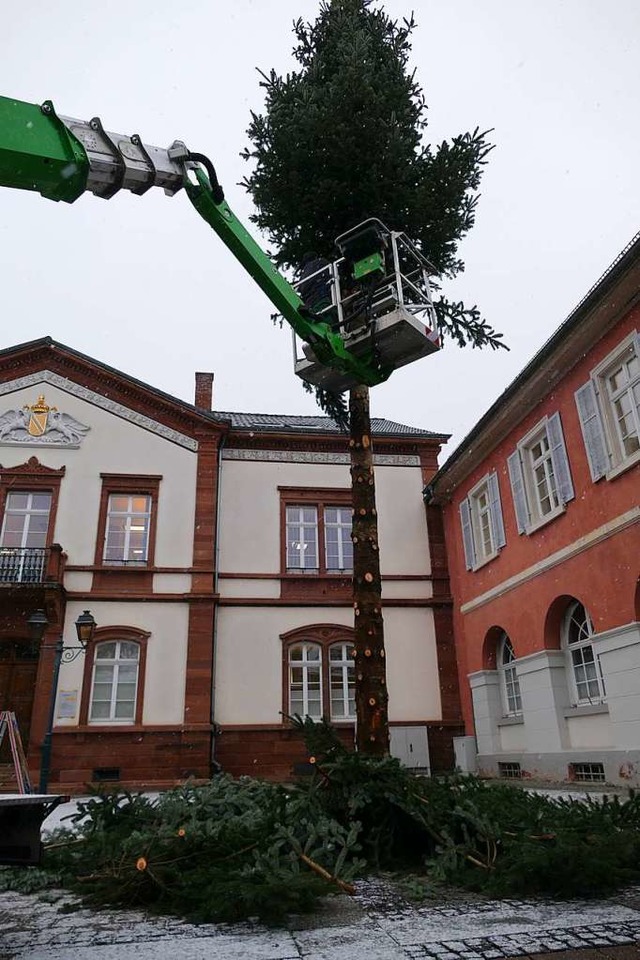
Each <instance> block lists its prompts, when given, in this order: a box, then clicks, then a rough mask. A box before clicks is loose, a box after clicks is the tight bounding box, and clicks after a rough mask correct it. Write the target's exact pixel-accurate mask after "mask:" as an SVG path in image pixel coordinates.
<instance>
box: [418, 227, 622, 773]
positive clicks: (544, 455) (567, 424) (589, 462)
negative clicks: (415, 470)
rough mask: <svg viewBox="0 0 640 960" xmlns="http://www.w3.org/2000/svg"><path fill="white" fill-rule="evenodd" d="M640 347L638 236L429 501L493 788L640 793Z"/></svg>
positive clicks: (496, 408) (469, 712)
mask: <svg viewBox="0 0 640 960" xmlns="http://www.w3.org/2000/svg"><path fill="white" fill-rule="evenodd" d="M639 331H640V234H639V235H638V236H636V238H635V239H634V240H633V241H632V242H631V243H630V244H629V245H628V247H626V248H625V250H623V251H622V253H621V254H620V256H619V257H618V258H617V259H616V260H615V261H614V263H613V264H612V265H611V267H610V268H609V269H608V270H607V272H606V273H605V274H604V275H603V276H602V278H601V279H600V280H599V281H598V282H597V283H596V285H595V286H594V287H593V288H592V289H591V290H590V291H589V292H588V293H587V295H586V296H585V297H584V299H583V300H582V301H581V303H580V304H579V305H578V306H577V307H576V309H575V310H574V311H573V312H572V313H571V315H570V316H569V317H568V319H567V320H566V321H565V322H564V323H563V324H562V325H561V326H560V327H559V329H558V330H557V331H556V333H555V334H554V335H553V336H552V337H551V339H550V340H549V341H548V342H547V343H546V344H545V345H544V347H543V348H542V349H541V350H540V351H539V352H538V353H537V354H536V355H535V357H534V358H533V359H532V360H531V362H530V363H529V364H528V365H527V367H525V369H524V370H523V371H522V373H521V374H520V375H519V376H518V377H517V378H516V379H515V380H514V381H513V383H512V384H511V385H510V386H509V387H508V388H507V389H506V390H505V392H504V393H503V394H502V396H500V397H499V399H498V400H497V401H496V402H495V403H494V404H493V406H492V407H491V408H490V409H489V410H488V412H487V413H486V414H485V415H484V416H483V417H482V418H481V420H480V421H479V422H478V423H477V425H476V426H475V427H474V428H473V430H472V431H471V432H470V434H469V435H468V436H467V437H466V438H465V439H464V441H463V442H462V444H461V445H460V446H459V447H458V448H457V450H456V451H455V452H454V453H453V455H452V456H451V457H450V458H449V459H448V461H447V462H446V463H445V464H444V466H443V467H442V468H441V469H440V470H439V471H438V473H437V474H436V475H435V477H434V479H433V481H432V482H431V484H430V485H429V487H427V488H426V490H425V496H426V498H427V500H428V501H430V502H431V503H432V504H440V505H442V507H443V511H444V523H445V537H446V542H447V548H448V557H449V569H450V576H451V587H452V594H453V596H454V598H455V603H454V634H455V640H456V648H457V655H458V666H459V676H460V688H461V695H462V700H463V713H464V718H465V726H466V732H467V735H468V738H471V737H473V735H474V734H475V738H476V739H475V743H474V742H473V741H472V740H470V739H468V740H467V741H466V743H465V742H464V741H460V742H459V743H458V757H459V761H460V763H461V765H466V766H467V767H468V768H469V767H471V766H472V763H471V760H475V761H476V763H477V769H478V770H479V771H480V772H481V773H483V774H488V775H501V776H520V775H522V776H531V777H541V778H548V779H558V780H565V779H576V780H606V781H608V782H614V783H615V782H627V783H629V782H632V783H638V782H640V624H639V623H638V620H639V618H640V594H639V589H638V572H639V567H640V524H639V521H640V506H639V503H640V476H639V471H638V465H639V463H640V439H639V438H640V337H639ZM476 746H477V756H476V757H473V754H475V748H476ZM465 756H466V760H465V759H464V757H465Z"/></svg>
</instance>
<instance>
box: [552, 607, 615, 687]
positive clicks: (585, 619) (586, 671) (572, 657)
mask: <svg viewBox="0 0 640 960" xmlns="http://www.w3.org/2000/svg"><path fill="white" fill-rule="evenodd" d="M592 637H593V624H592V622H591V617H590V616H589V614H588V613H587V611H586V609H585V608H584V606H583V605H582V604H581V603H580V602H579V601H578V600H574V601H573V602H572V603H571V604H570V605H569V607H568V608H567V612H566V614H565V618H564V623H563V628H562V643H563V647H564V649H565V650H566V652H567V657H568V659H569V664H570V668H571V672H570V675H571V685H572V688H573V694H574V700H575V702H576V703H578V704H581V703H601V702H602V701H603V700H604V699H605V696H606V694H605V688H604V681H603V679H602V673H601V670H600V661H599V659H598V657H597V656H596V653H595V651H594V649H593V643H592Z"/></svg>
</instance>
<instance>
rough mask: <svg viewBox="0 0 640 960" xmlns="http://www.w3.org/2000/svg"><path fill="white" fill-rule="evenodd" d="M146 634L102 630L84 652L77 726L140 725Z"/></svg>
mask: <svg viewBox="0 0 640 960" xmlns="http://www.w3.org/2000/svg"><path fill="white" fill-rule="evenodd" d="M150 636H151V634H149V633H148V632H147V631H146V630H141V629H140V628H139V627H130V626H123V625H121V626H116V625H114V626H102V627H98V628H97V629H96V632H95V635H94V638H93V640H92V641H91V643H90V644H89V646H88V648H87V652H86V654H85V664H84V679H83V682H82V698H81V704H80V725H81V726H82V725H83V724H96V725H97V724H103V725H111V724H126V723H128V724H141V723H142V710H143V703H144V681H145V669H146V661H147V645H148V641H149V637H150Z"/></svg>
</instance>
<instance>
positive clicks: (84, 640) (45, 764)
mask: <svg viewBox="0 0 640 960" xmlns="http://www.w3.org/2000/svg"><path fill="white" fill-rule="evenodd" d="M48 623H49V621H48V620H47V615H46V613H45V612H44V610H36V611H35V613H32V614H31V616H30V617H29V619H28V620H27V624H28V625H29V630H30V632H31V636H32V638H34V639H36V640H41V639H42V637H43V635H44V632H45V630H46V628H47V624H48ZM95 631H96V621H95V620H94V618H93V616H92V614H91V613H90V611H89V610H85V611H84V612H83V613H81V614H80V616H79V617H78V619H77V620H76V634H77V635H78V642H79V644H80V645H79V646H77V647H75V646H73V647H65V645H64V641H63V639H62V634H60V636H59V637H58V639H57V640H56V643H55V646H54V648H53V650H54V660H53V676H52V678H51V696H50V699H49V719H48V723H47V731H46V733H45V735H44V740H43V741H42V760H41V763H40V786H39V790H40V793H46V792H47V787H48V785H49V771H50V769H51V739H52V733H53V721H54V719H55V711H56V695H57V692H58V678H59V676H60V664H61V663H62V662H63V661H64V663H71V661H72V660H75V659H76V657H77V656H79V655H80V654H81V653H82V652H83V651H84V650H86V649H87V645H88V644H89V643H90V642H91V640H92V639H93V635H94V633H95ZM44 649H45V650H46V649H51V647H46V646H45V647H44Z"/></svg>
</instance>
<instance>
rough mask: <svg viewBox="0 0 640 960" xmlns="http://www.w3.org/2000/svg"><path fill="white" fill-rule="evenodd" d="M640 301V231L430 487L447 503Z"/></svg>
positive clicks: (489, 411) (465, 439)
mask: <svg viewBox="0 0 640 960" xmlns="http://www.w3.org/2000/svg"><path fill="white" fill-rule="evenodd" d="M639 301H640V233H637V234H636V235H635V237H633V239H632V240H631V241H630V242H629V243H628V244H627V246H626V247H624V249H623V250H622V251H621V252H620V253H619V254H618V256H617V257H616V258H615V260H614V261H613V263H612V264H611V265H610V266H609V267H608V268H607V270H605V272H604V273H603V274H602V276H601V277H600V278H599V280H597V282H596V283H595V284H594V285H593V286H592V287H591V289H590V290H589V291H588V292H587V293H586V294H585V296H584V297H583V298H582V300H581V301H580V302H579V303H578V305H577V306H576V307H575V308H574V309H573V310H572V311H571V313H570V314H569V316H568V317H567V319H566V320H565V321H564V322H563V323H562V324H561V325H560V326H559V327H558V329H557V330H556V331H555V333H554V334H552V336H551V337H550V338H549V339H548V340H547V342H546V343H545V344H544V345H543V346H542V347H541V348H540V350H538V352H537V353H536V354H535V355H534V356H533V357H532V359H531V360H530V361H529V363H528V364H527V365H526V367H524V369H523V370H522V371H521V372H520V373H519V374H518V376H517V377H516V378H515V380H512V382H511V383H510V384H509V386H508V387H507V388H506V390H504V392H503V393H502V394H501V395H500V396H499V397H498V399H497V400H496V401H495V402H494V403H493V404H492V405H491V406H490V407H489V409H488V410H487V412H486V413H485V414H484V416H482V417H481V418H480V419H479V420H478V422H477V423H476V424H475V426H474V427H473V428H472V429H471V430H470V432H469V433H468V434H467V435H466V437H465V438H464V440H462V442H461V443H460V444H459V446H458V447H456V449H455V450H454V451H453V453H452V454H451V456H450V457H449V458H448V459H447V460H446V462H445V463H444V464H443V465H442V466H441V467H440V469H439V470H438V472H437V473H436V474H435V475H434V477H433V478H432V480H431V482H430V483H429V484H428V486H427V487H426V488H425V496H427V495H428V496H429V497H433V496H434V495H435V496H436V497H437V498H438V499H444V500H446V499H447V497H448V495H449V494H450V493H451V492H452V491H453V490H454V489H455V487H456V486H457V485H458V484H459V483H460V482H461V481H462V480H464V478H465V477H466V476H467V475H468V474H469V473H471V471H472V470H473V469H474V468H475V466H476V465H477V464H478V463H479V462H480V461H481V460H482V459H483V458H484V457H486V456H488V455H489V454H490V453H491V451H492V450H493V449H494V448H495V447H496V446H497V445H498V444H499V443H500V442H501V440H502V439H503V438H504V436H505V434H506V432H507V431H508V430H510V429H512V428H513V427H515V426H517V424H518V423H519V422H520V421H521V420H523V419H524V417H525V416H526V415H527V414H528V413H529V411H530V410H531V409H532V408H533V406H535V405H536V404H537V403H538V402H539V401H540V400H542V399H543V398H544V397H545V396H547V395H548V394H549V393H551V392H552V390H553V388H554V387H555V386H556V384H557V383H559V382H560V381H561V380H562V379H563V378H564V377H565V376H566V374H567V373H568V372H569V370H571V369H572V367H574V366H575V364H576V363H578V362H579V361H580V360H581V359H582V357H583V356H584V354H585V353H586V352H587V351H588V350H590V349H591V348H592V347H593V346H594V344H596V343H597V342H598V340H600V339H601V338H602V337H603V336H604V334H605V333H606V332H607V331H608V330H610V329H611V327H612V326H613V325H614V324H615V323H617V322H618V321H619V320H620V319H621V318H622V317H623V316H624V315H625V314H627V313H628V312H629V310H630V309H631V308H632V307H633V306H635V304H637V303H638V302H639Z"/></svg>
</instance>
